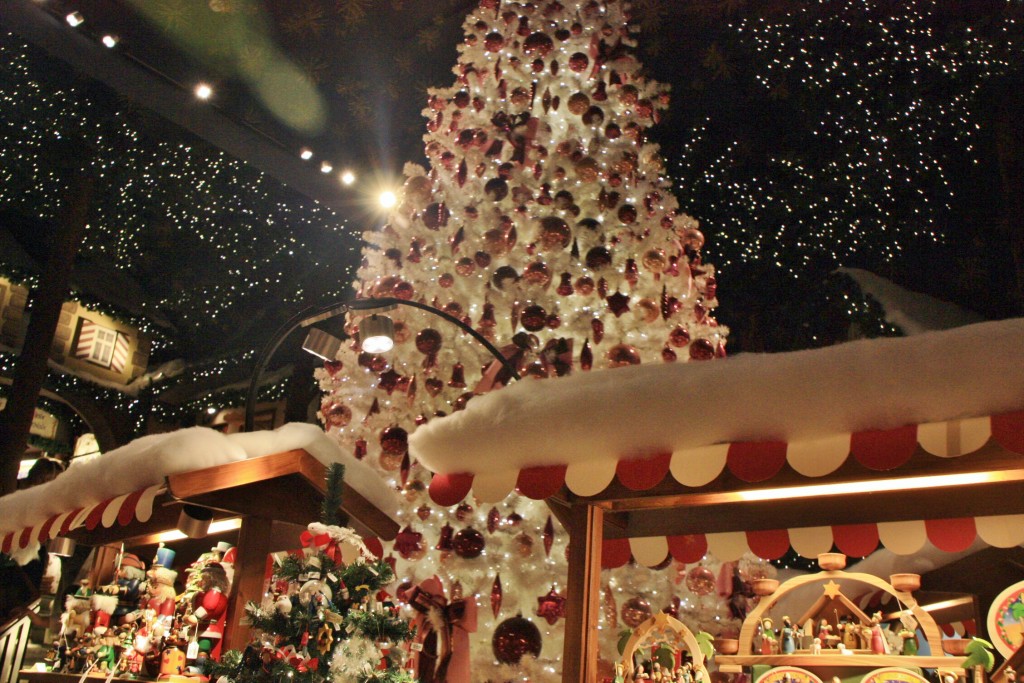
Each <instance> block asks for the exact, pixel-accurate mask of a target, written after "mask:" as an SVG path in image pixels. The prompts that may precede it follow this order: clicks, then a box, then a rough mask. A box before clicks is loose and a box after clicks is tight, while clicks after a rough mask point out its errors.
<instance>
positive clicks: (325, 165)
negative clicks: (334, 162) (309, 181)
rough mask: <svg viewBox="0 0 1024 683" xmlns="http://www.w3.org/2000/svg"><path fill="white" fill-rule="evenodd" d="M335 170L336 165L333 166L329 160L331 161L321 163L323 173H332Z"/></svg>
mask: <svg viewBox="0 0 1024 683" xmlns="http://www.w3.org/2000/svg"><path fill="white" fill-rule="evenodd" d="M333 170H334V166H331V162H329V161H325V162H323V163H322V164H320V172H321V173H330V172H331V171H333Z"/></svg>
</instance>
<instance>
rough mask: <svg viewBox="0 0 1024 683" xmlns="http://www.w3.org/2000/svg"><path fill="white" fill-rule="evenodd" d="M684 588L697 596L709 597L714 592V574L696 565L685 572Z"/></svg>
mask: <svg viewBox="0 0 1024 683" xmlns="http://www.w3.org/2000/svg"><path fill="white" fill-rule="evenodd" d="M686 587H687V588H689V589H690V590H691V591H693V592H694V593H696V594H697V595H710V594H711V593H712V592H713V591H714V590H715V574H714V572H712V571H711V570H710V569H708V568H707V567H702V566H700V565H697V566H696V567H694V568H692V569H691V570H690V571H688V572H686Z"/></svg>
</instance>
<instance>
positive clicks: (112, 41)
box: [100, 33, 117, 48]
mask: <svg viewBox="0 0 1024 683" xmlns="http://www.w3.org/2000/svg"><path fill="white" fill-rule="evenodd" d="M100 42H102V43H103V44H104V45H106V46H107V47H109V48H115V47H117V36H112V35H110V34H109V33H108V34H107V35H105V36H103V37H102V38H101V39H100Z"/></svg>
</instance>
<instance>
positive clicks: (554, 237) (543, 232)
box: [537, 216, 572, 251]
mask: <svg viewBox="0 0 1024 683" xmlns="http://www.w3.org/2000/svg"><path fill="white" fill-rule="evenodd" d="M571 241H572V229H571V228H570V227H569V224H568V223H566V222H565V221H564V220H562V219H561V218H559V217H558V216H545V217H544V218H541V219H540V233H539V235H538V237H537V246H539V247H540V249H541V251H558V250H560V249H565V248H566V247H568V246H569V243H570V242H571Z"/></svg>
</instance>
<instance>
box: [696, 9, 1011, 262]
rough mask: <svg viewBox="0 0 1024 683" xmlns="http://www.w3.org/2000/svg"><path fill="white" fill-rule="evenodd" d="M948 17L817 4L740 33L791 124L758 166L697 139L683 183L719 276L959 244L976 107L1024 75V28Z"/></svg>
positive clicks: (736, 32) (738, 149) (762, 82)
mask: <svg viewBox="0 0 1024 683" xmlns="http://www.w3.org/2000/svg"><path fill="white" fill-rule="evenodd" d="M940 5H941V3H905V4H900V5H899V7H898V8H896V9H893V6H892V5H891V3H881V2H877V1H874V0H844V1H842V2H835V1H832V0H828V1H827V2H826V1H825V0H818V2H814V3H805V4H803V5H802V6H801V7H799V8H796V9H792V10H790V11H789V12H787V13H778V14H774V15H772V16H770V17H764V16H762V17H756V18H741V19H737V20H736V21H734V22H733V23H731V24H729V27H728V30H729V31H731V32H732V34H733V37H734V38H735V39H736V42H737V44H738V45H739V46H740V49H743V50H747V51H749V53H750V54H752V55H753V58H752V59H751V63H752V64H754V65H756V67H755V68H756V72H755V73H754V74H753V75H752V77H753V79H754V82H755V84H756V85H755V88H754V90H755V91H756V90H758V89H760V91H761V93H760V94H761V96H762V98H763V102H765V103H766V104H765V106H766V107H773V106H778V107H780V108H783V110H784V111H787V112H788V113H789V116H784V117H780V118H782V119H783V123H781V124H777V125H779V129H778V130H775V129H773V131H772V132H773V133H775V134H777V136H778V138H780V139H781V138H784V141H782V142H780V143H779V144H777V145H775V144H773V143H774V141H770V142H769V143H767V144H766V147H767V151H765V152H764V158H762V159H757V160H753V161H752V160H750V159H749V157H747V156H745V152H746V150H745V149H744V144H743V143H742V142H741V141H739V140H735V139H728V138H726V139H716V137H715V136H716V135H720V134H721V133H720V128H719V129H716V121H715V120H714V119H713V117H710V116H709V117H707V118H706V119H705V120H704V121H702V122H701V123H699V124H698V125H696V126H695V127H694V128H693V129H692V131H691V136H690V141H689V143H688V144H687V145H686V146H685V148H684V150H683V154H682V155H681V157H680V159H679V162H678V166H677V168H678V170H679V173H680V175H681V176H682V177H683V178H684V180H683V181H682V182H681V183H680V184H681V185H682V186H683V187H688V188H689V189H690V190H691V192H692V196H693V197H694V198H695V203H696V205H695V206H694V207H693V209H692V210H693V211H694V212H695V213H696V214H698V215H700V216H701V217H702V218H703V219H705V220H706V221H708V222H710V223H712V224H713V225H714V226H715V228H716V230H715V240H714V242H715V243H716V244H717V245H719V249H720V253H721V255H719V256H717V257H716V262H717V264H718V265H719V267H720V269H721V270H723V271H728V269H729V267H730V265H733V264H735V263H736V262H738V261H745V260H763V261H766V262H771V263H775V264H776V265H777V266H778V267H780V268H783V269H785V271H786V273H787V274H788V275H789V276H791V277H793V278H800V277H804V276H806V275H807V268H808V266H809V265H810V264H812V263H817V264H819V265H820V266H823V268H824V269H825V270H827V269H831V268H834V267H835V266H836V265H837V264H843V263H846V262H849V261H850V260H853V259H856V260H859V261H860V262H861V263H866V264H884V263H887V262H889V261H890V260H892V259H894V258H896V257H898V256H899V255H900V254H901V253H902V252H905V251H906V250H908V249H911V248H912V247H914V246H917V245H921V244H925V243H929V242H931V243H939V242H943V241H944V240H946V239H947V238H948V236H949V231H950V230H951V229H956V226H951V225H950V222H951V220H950V211H951V209H952V207H953V205H954V203H956V202H957V201H958V197H957V196H956V191H957V187H956V183H955V182H954V180H955V179H954V177H953V176H954V174H955V173H956V168H957V164H959V163H968V164H979V163H980V162H981V160H980V158H979V154H980V152H979V148H978V145H977V140H976V138H977V135H978V131H979V122H978V111H977V108H978V96H979V94H980V93H981V91H982V89H983V88H984V87H985V86H986V84H988V83H989V82H991V81H992V80H993V79H995V78H998V77H1001V76H1004V75H1006V74H1008V73H1011V72H1012V70H1014V69H1019V68H1020V65H1021V56H1022V55H1021V46H1022V37H1021V28H1022V27H1021V24H1020V21H1019V20H1018V19H1017V18H1016V16H1015V14H1014V13H1013V12H1011V11H1007V12H1004V13H1002V14H999V13H997V14H996V16H995V18H994V19H993V17H991V16H987V17H982V18H979V19H977V21H979V22H984V30H983V31H982V30H978V29H977V27H975V26H972V25H971V23H970V19H969V18H963V17H952V18H951V17H950V16H947V15H948V14H950V12H949V11H948V8H945V9H944V8H942V7H941V6H940ZM943 12H945V13H946V14H943ZM979 25H981V24H979ZM780 102H781V104H779V103H780ZM787 106H788V107H790V108H789V109H784V108H785V107H787ZM771 120H772V119H771V118H770V117H765V122H768V121H771ZM766 125H771V124H767V123H766ZM965 160H966V161H965ZM698 206H699V209H698V208H697V207H698ZM818 272H821V271H818Z"/></svg>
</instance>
